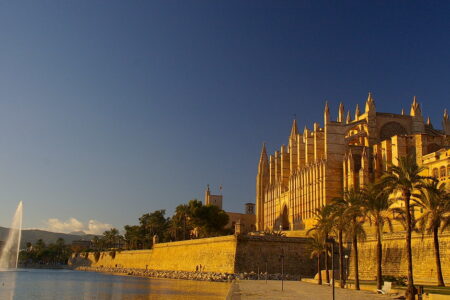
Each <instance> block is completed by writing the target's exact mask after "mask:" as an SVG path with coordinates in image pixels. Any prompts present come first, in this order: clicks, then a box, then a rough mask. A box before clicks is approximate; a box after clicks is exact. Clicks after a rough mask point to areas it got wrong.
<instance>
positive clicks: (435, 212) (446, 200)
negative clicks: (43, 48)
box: [413, 180, 450, 286]
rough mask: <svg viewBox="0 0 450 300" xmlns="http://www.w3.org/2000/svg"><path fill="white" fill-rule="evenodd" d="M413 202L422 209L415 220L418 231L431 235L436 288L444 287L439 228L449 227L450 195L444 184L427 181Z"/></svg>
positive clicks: (442, 229)
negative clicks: (436, 281) (434, 260)
mask: <svg viewBox="0 0 450 300" xmlns="http://www.w3.org/2000/svg"><path fill="white" fill-rule="evenodd" d="M413 201H414V202H415V203H416V204H417V205H418V206H419V207H420V208H422V209H423V213H422V215H421V216H420V217H419V218H418V220H417V221H418V222H417V224H418V227H419V230H420V231H421V232H422V233H424V232H426V233H428V234H433V243H434V255H435V259H436V273H437V274H436V275H437V280H438V286H445V283H444V278H443V276H442V268H441V256H440V251H439V228H441V232H442V231H444V230H445V229H446V228H447V227H449V226H450V194H449V193H448V192H447V191H446V189H445V184H444V183H442V184H440V185H439V182H438V181H436V180H429V181H427V182H426V183H425V185H424V186H423V188H422V189H421V190H420V194H419V195H417V198H416V197H415V199H414V200H413ZM441 226H442V227H441Z"/></svg>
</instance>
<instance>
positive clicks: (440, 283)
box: [433, 227, 445, 286]
mask: <svg viewBox="0 0 450 300" xmlns="http://www.w3.org/2000/svg"><path fill="white" fill-rule="evenodd" d="M438 231H439V227H435V228H433V242H434V257H435V258H436V272H437V277H438V286H445V283H444V278H443V277H442V268H441V254H440V251H439V236H438Z"/></svg>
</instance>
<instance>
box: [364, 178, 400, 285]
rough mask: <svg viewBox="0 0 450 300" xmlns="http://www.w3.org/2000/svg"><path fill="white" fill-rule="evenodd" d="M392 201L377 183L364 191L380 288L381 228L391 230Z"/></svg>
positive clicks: (381, 277) (381, 272) (381, 274)
mask: <svg viewBox="0 0 450 300" xmlns="http://www.w3.org/2000/svg"><path fill="white" fill-rule="evenodd" d="M392 203H393V201H392V200H391V199H390V198H389V194H388V193H386V191H384V190H383V188H382V186H381V185H379V184H371V185H369V186H368V187H367V188H366V189H365V191H364V202H363V206H364V210H365V213H366V217H367V219H368V220H369V223H370V225H371V226H372V225H374V226H375V231H376V237H377V289H378V290H381V287H382V284H383V271H382V258H383V246H382V236H383V228H384V227H385V225H388V227H389V230H390V231H391V232H392V230H393V229H392V220H391V218H390V215H389V213H390V212H391V210H390V207H391V205H392Z"/></svg>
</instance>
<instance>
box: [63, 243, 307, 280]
mask: <svg viewBox="0 0 450 300" xmlns="http://www.w3.org/2000/svg"><path fill="white" fill-rule="evenodd" d="M308 247H309V246H308V242H307V240H306V239H304V238H286V237H262V236H261V237H259V236H239V237H236V236H233V235H230V236H222V237H214V238H206V239H196V240H187V241H179V242H171V243H160V244H156V245H154V247H153V249H152V250H132V251H115V252H114V251H106V252H101V253H100V254H98V253H97V254H96V253H93V252H91V253H82V254H79V255H77V256H75V255H74V256H73V257H72V258H71V260H70V261H69V264H70V265H72V266H73V267H75V268H76V267H80V266H85V267H95V268H101V267H103V268H134V269H149V270H165V271H190V272H195V271H196V270H197V267H200V265H201V271H203V272H217V273H244V272H257V271H258V267H259V270H260V272H265V269H266V262H267V271H268V272H269V273H271V274H275V273H281V254H282V253H283V254H284V272H285V273H286V274H292V275H300V276H312V275H313V274H314V264H313V262H312V261H311V260H310V259H309V252H310V251H309V250H308Z"/></svg>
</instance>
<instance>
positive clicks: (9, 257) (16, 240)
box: [0, 201, 22, 269]
mask: <svg viewBox="0 0 450 300" xmlns="http://www.w3.org/2000/svg"><path fill="white" fill-rule="evenodd" d="M21 234H22V201H20V202H19V205H18V206H17V209H16V213H15V214H14V218H13V220H12V223H11V227H10V229H9V234H8V238H7V239H6V243H5V246H4V247H3V249H2V251H1V253H0V269H11V268H17V262H18V260H19V249H20V238H21Z"/></svg>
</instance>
